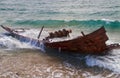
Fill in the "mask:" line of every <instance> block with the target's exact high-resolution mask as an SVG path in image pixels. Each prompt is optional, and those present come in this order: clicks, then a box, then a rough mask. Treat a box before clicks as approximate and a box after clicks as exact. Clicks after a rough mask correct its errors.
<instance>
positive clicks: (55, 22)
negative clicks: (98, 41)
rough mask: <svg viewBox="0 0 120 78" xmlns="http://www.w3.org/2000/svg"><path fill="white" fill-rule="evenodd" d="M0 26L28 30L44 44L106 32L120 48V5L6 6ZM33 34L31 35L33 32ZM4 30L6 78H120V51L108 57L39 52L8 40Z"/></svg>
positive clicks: (73, 1)
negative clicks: (59, 36)
mask: <svg viewBox="0 0 120 78" xmlns="http://www.w3.org/2000/svg"><path fill="white" fill-rule="evenodd" d="M0 24H2V25H5V26H9V27H13V28H26V29H27V30H26V32H24V33H22V34H23V35H26V36H30V37H34V38H37V34H38V33H39V31H40V29H41V27H42V26H43V25H44V26H45V28H44V30H43V32H42V35H41V38H40V39H42V38H44V37H46V36H47V35H48V32H51V31H55V30H58V29H63V28H66V29H72V30H73V32H72V34H70V36H71V37H72V38H74V37H76V36H78V35H81V31H83V32H84V33H85V34H88V33H90V32H92V31H94V30H96V29H98V28H99V27H101V26H104V27H105V29H106V31H107V35H108V37H109V40H108V41H107V42H106V44H111V43H119V44H120V36H119V33H120V0H34V1H33V0H1V1H0ZM29 28H30V30H29ZM5 33H6V31H4V30H3V29H2V28H0V78H119V76H120V63H119V62H120V49H116V50H113V51H111V52H110V53H109V54H108V55H105V56H95V55H86V56H85V55H80V54H64V53H58V52H53V51H50V52H49V53H45V52H42V51H40V50H38V48H37V47H35V46H31V45H30V43H24V42H20V41H19V40H16V39H14V38H12V37H11V36H6V35H5Z"/></svg>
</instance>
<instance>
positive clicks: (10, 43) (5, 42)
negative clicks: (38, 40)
mask: <svg viewBox="0 0 120 78" xmlns="http://www.w3.org/2000/svg"><path fill="white" fill-rule="evenodd" d="M0 47H1V48H9V49H15V48H32V46H30V45H29V44H26V43H22V42H20V41H19V40H17V39H15V38H13V37H11V36H5V35H1V37H0Z"/></svg>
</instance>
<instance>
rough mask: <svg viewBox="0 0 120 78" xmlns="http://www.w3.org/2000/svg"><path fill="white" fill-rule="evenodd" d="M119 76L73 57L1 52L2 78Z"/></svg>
mask: <svg viewBox="0 0 120 78" xmlns="http://www.w3.org/2000/svg"><path fill="white" fill-rule="evenodd" d="M64 56H65V55H64ZM66 56H67V55H66ZM119 76H120V75H119V74H115V73H113V72H111V71H109V70H107V69H105V68H103V67H98V66H94V67H89V66H87V65H86V64H85V60H81V59H78V58H75V57H72V56H67V57H66V58H65V57H63V56H61V57H58V56H55V55H53V54H47V53H42V52H40V51H39V50H33V49H16V50H9V51H8V50H1V51H0V77H1V78H23V77H24V78H101V77H102V78H118V77H119Z"/></svg>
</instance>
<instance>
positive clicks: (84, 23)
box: [7, 19, 120, 29]
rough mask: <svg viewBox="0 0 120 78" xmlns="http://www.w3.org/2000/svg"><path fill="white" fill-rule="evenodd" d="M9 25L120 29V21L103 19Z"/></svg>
mask: <svg viewBox="0 0 120 78" xmlns="http://www.w3.org/2000/svg"><path fill="white" fill-rule="evenodd" d="M7 22H9V23H13V25H15V26H16V25H17V26H33V27H39V26H43V25H44V26H46V27H51V26H52V27H59V26H77V27H99V26H105V27H106V28H110V29H113V28H114V29H118V28H120V21H117V20H116V21H115V20H108V19H101V20H69V21H65V20H33V19H31V20H15V21H14V20H7Z"/></svg>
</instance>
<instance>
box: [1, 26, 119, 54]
mask: <svg viewBox="0 0 120 78" xmlns="http://www.w3.org/2000/svg"><path fill="white" fill-rule="evenodd" d="M1 27H2V28H3V29H5V30H6V31H8V32H9V33H10V34H11V35H12V36H13V37H15V38H17V39H19V40H20V41H24V42H30V43H31V44H32V45H35V46H37V47H40V48H41V47H42V48H41V50H43V51H45V48H51V49H56V50H58V51H61V52H62V51H67V52H74V53H82V54H102V53H105V52H107V51H108V50H111V49H113V48H118V47H120V45H119V44H111V45H106V43H105V42H106V41H107V40H108V37H107V35H106V30H105V28H104V26H102V27H101V28H99V29H97V30H96V31H94V32H92V33H90V34H87V35H85V34H84V33H83V32H81V34H82V36H78V37H76V38H73V39H69V40H63V41H56V42H54V41H51V39H54V38H57V37H59V38H61V39H62V37H66V36H68V35H69V33H71V32H72V31H71V30H65V29H63V31H60V30H59V31H56V32H53V33H50V34H49V36H48V37H45V38H44V39H43V40H39V37H40V35H41V32H42V30H43V27H42V29H41V31H40V33H39V35H38V39H34V38H30V37H26V36H23V35H20V34H19V33H18V32H19V31H17V30H14V29H12V28H9V27H5V26H2V25H1ZM23 31H24V30H23Z"/></svg>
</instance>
